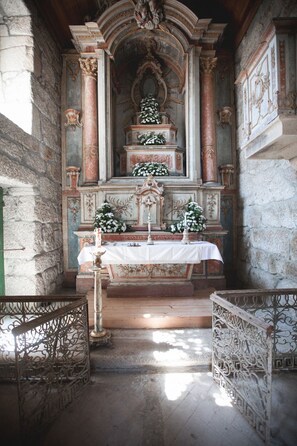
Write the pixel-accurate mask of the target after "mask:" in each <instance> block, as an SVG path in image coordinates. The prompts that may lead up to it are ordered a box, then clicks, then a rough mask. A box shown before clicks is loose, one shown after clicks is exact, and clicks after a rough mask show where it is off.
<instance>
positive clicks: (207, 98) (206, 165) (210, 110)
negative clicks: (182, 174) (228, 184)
mask: <svg viewBox="0 0 297 446" xmlns="http://www.w3.org/2000/svg"><path fill="white" fill-rule="evenodd" d="M216 62H217V58H216V57H201V58H200V69H201V143H202V178H203V182H204V183H207V182H217V149H216V135H215V108H214V107H215V103H214V82H213V70H214V68H215V66H216Z"/></svg>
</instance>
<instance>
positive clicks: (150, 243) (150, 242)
mask: <svg viewBox="0 0 297 446" xmlns="http://www.w3.org/2000/svg"><path fill="white" fill-rule="evenodd" d="M147 230H148V236H147V242H146V244H147V245H153V244H154V242H153V240H152V236H151V213H150V210H149V211H148V217H147Z"/></svg>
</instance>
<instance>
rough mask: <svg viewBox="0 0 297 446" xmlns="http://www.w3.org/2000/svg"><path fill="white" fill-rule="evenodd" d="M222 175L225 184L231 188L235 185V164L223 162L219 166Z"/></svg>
mask: <svg viewBox="0 0 297 446" xmlns="http://www.w3.org/2000/svg"><path fill="white" fill-rule="evenodd" d="M219 172H220V175H221V183H222V185H223V186H225V187H227V188H230V186H232V185H233V175H234V166H233V164H222V165H221V166H219Z"/></svg>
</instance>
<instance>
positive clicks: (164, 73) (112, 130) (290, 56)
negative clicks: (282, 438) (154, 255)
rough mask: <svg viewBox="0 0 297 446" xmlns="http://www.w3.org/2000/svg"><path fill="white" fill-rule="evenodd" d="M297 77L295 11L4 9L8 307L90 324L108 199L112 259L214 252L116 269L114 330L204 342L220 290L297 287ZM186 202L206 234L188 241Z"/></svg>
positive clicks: (117, 5) (218, 1) (165, 5)
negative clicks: (84, 313) (161, 332)
mask: <svg viewBox="0 0 297 446" xmlns="http://www.w3.org/2000/svg"><path fill="white" fill-rule="evenodd" d="M296 71H297V2H296V0H286V1H279V0H208V1H207V2H205V1H200V0H199V1H197V0H196V1H190V0H180V1H179V0H160V1H153V0H150V1H146V0H144V1H140V0H138V1H137V0H75V1H73V0H51V1H47V0H17V1H15V2H9V1H5V0H0V296H2V297H8V298H9V297H12V296H14V297H17V296H32V298H34V296H42V297H43V298H44V301H47V298H48V297H49V296H52V295H56V294H57V293H62V294H64V295H66V294H73V295H76V296H81V295H85V296H87V300H88V303H89V316H88V317H89V323H90V325H93V324H94V319H95V318H96V315H95V316H94V315H93V313H92V308H93V307H92V306H93V305H94V302H93V301H94V270H92V263H93V262H92V261H90V259H88V260H87V261H86V260H84V261H83V262H80V261H79V259H78V256H79V255H81V253H82V251H83V249H88V248H89V247H92V246H94V244H95V243H96V236H95V232H94V219H95V214H96V211H97V210H98V209H99V208H100V207H101V206H102V205H103V204H104V203H106V202H107V203H109V204H110V205H111V206H112V208H113V210H114V212H115V215H116V216H117V218H119V219H120V220H121V221H122V222H124V223H125V225H126V226H127V228H128V230H127V231H124V232H120V233H119V232H102V240H103V243H106V246H107V245H110V246H119V245H121V243H123V244H126V245H127V244H128V245H130V246H132V247H133V248H131V249H134V251H135V252H136V251H137V249H138V248H137V247H138V246H140V245H141V244H142V246H145V245H146V244H148V245H150V244H151V245H153V246H154V248H156V247H158V246H160V249H159V251H160V252H161V251H162V249H163V247H164V246H165V245H166V244H168V245H170V244H175V245H176V244H178V243H180V246H182V243H183V240H186V243H187V245H186V246H187V247H188V248H189V249H190V247H191V246H192V247H193V246H195V243H196V244H197V243H201V244H202V243H208V244H211V246H213V247H214V249H216V250H217V251H216V252H218V254H216V255H213V254H212V255H210V256H209V257H207V258H208V260H203V261H197V262H196V263H194V262H192V264H191V266H189V265H188V264H187V262H186V260H185V259H184V258H183V257H182V260H179V263H176V264H172V262H171V264H170V262H169V263H168V264H166V265H163V266H162V267H160V265H159V266H158V265H157V266H156V265H155V266H153V267H151V265H148V266H149V267H150V268H147V265H140V266H137V267H136V266H135V265H134V266H133V265H132V266H131V265H122V264H120V265H118V264H117V265H108V267H107V268H105V269H103V270H102V272H101V276H100V280H101V279H102V282H100V290H101V287H102V292H103V296H104V308H103V323H104V325H105V327H106V328H107V329H131V328H134V329H153V328H158V329H163V328H168V329H174V328H175V329H187V328H197V327H199V328H207V329H209V328H211V323H212V322H211V320H212V313H211V311H212V310H211V308H212V303H211V301H210V299H209V296H210V294H211V293H212V292H214V291H215V290H248V289H259V290H280V289H283V290H284V289H289V290H294V289H296V288H297V266H296V265H297V262H296V261H297V72H296ZM148 98H154V100H155V103H156V104H157V106H158V116H159V121H158V122H157V123H156V122H145V121H144V120H143V105H142V104H144V101H145V100H147V99H148ZM151 103H152V102H150V104H151ZM160 135H161V139H160ZM152 137H153V138H155V139H154V141H157V142H153V143H152V142H149V138H152ZM158 137H159V140H158ZM156 138H157V139H156ZM138 163H163V164H165V165H166V166H167V168H168V174H167V175H165V176H148V177H141V176H137V175H136V176H134V174H133V169H134V166H135V165H137V164H138ZM189 202H195V203H197V204H198V205H199V206H201V207H202V209H203V215H204V216H205V218H206V228H205V229H204V230H202V231H200V232H198V233H197V232H189V234H187V235H186V236H187V237H189V239H188V238H187V239H185V238H183V237H185V233H183V232H182V231H181V232H179V233H178V232H172V231H171V230H170V227H171V225H172V224H176V222H177V221H181V220H182V219H183V216H184V212H185V209H186V206H187V204H188V203H189ZM148 232H149V234H148ZM148 235H149V238H148ZM100 237H101V233H100ZM100 240H101V239H100ZM148 241H150V242H149V243H147V242H148ZM158 244H159V245H158ZM134 246H135V248H134ZM103 247H104V244H103ZM146 248H147V249H151V248H150V247H148V246H146ZM188 248H187V249H188ZM187 252H188V251H187ZM187 255H188V254H187ZM103 256H104V255H103ZM218 256H219V257H218ZM220 258H221V260H220ZM95 277H96V276H95ZM95 294H96V284H95ZM101 297H102V296H101ZM140 298H141V299H140ZM137 299H138V300H137ZM199 299H200V300H199ZM198 301H199V302H200V304H199V303H198V307H197V302H198ZM199 305H200V307H199ZM90 308H91V310H90ZM166 308H171V309H172V308H173V311H172V313H173V314H172V315H169V313H168V314H167V316H168V320H167V322H164V321H165V319H164V318H162V317H161V316H160V314H161V313H162V312H166V311H167V310H166ZM194 308H195V310H194ZM154 311H155V312H156V314H155V319H154V315H153V313H154ZM170 311H171V310H170ZM132 313H133V317H132V316H131V315H132ZM151 313H152V314H151ZM95 314H96V313H95ZM162 314H163V313H162ZM95 363H96V361H95ZM119 385H120V384H119ZM49 441H50V440H49ZM114 441H115V442H114V443H112V442H111V443H110V444H120V443H116V441H117V440H114ZM151 441H152V442H151V443H145V442H143V443H142V444H151V445H154V446H155V445H156V446H157V445H158V444H160V445H161V444H162V445H163V444H165V443H166V442H165V443H158V440H156V439H152V440H151ZM180 441H181V440H180ZM209 441H210V440H209ZM252 441H256V440H255V439H254V437H252V434H251V437H250V443H248V440H247V443H246V444H247V445H248V444H252ZM44 444H47V443H44ZM48 444H50V443H48ZM65 444H66V443H65ZM73 444H74V443H73ZM102 444H103V443H102ZM106 444H107V443H106ZM123 444H128V443H123ZM135 444H136V443H135ZM137 444H140V443H137ZM166 444H177V445H178V444H182V443H178V442H176V443H174V442H172V443H170V442H168V443H166ZM184 444H198V443H195V442H194V440H193V443H190V442H188V443H187V442H185V443H184ZM209 444H211V443H209ZM222 444H223V443H222ZM279 444H281V443H279ZM288 444H290V443H288ZM132 446H133V445H132Z"/></svg>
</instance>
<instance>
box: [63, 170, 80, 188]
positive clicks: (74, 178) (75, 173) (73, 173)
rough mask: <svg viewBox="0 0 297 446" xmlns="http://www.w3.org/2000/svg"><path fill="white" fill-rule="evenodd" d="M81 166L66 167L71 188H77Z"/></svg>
mask: <svg viewBox="0 0 297 446" xmlns="http://www.w3.org/2000/svg"><path fill="white" fill-rule="evenodd" d="M79 172H80V167H76V166H68V167H66V173H67V176H68V178H69V183H70V184H69V186H70V189H74V190H76V189H77V186H78V178H79Z"/></svg>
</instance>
